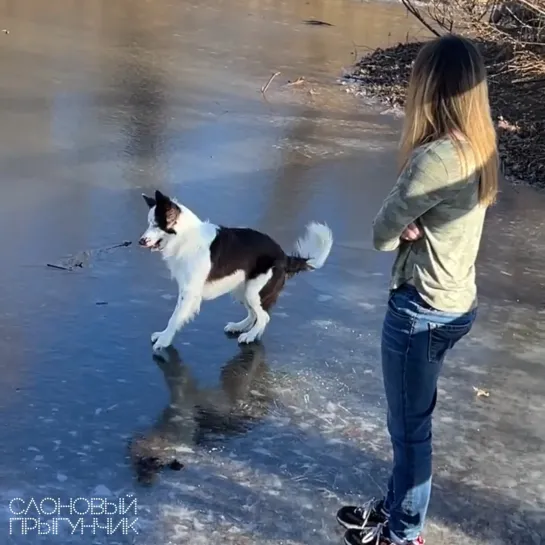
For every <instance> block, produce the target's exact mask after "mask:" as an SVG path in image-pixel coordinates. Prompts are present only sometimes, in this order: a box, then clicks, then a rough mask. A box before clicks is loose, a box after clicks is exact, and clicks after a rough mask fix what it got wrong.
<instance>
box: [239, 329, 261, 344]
mask: <svg viewBox="0 0 545 545" xmlns="http://www.w3.org/2000/svg"><path fill="white" fill-rule="evenodd" d="M257 337H258V334H257V332H255V331H248V333H242V335H239V337H238V342H239V343H240V344H250V343H253V342H255V340H256V339H257Z"/></svg>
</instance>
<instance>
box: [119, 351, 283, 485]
mask: <svg viewBox="0 0 545 545" xmlns="http://www.w3.org/2000/svg"><path fill="white" fill-rule="evenodd" d="M153 359H154V361H155V363H156V364H157V365H158V367H159V368H160V369H161V371H162V372H163V375H164V377H165V381H166V384H167V388H168V391H169V397H170V401H169V404H168V406H167V407H166V408H165V409H164V410H163V411H162V413H161V415H160V417H159V418H158V420H157V422H156V423H155V425H154V426H153V427H152V429H151V430H149V431H147V432H145V433H143V434H139V435H136V436H135V437H134V438H133V439H132V440H131V442H130V445H129V451H130V457H131V463H132V465H133V468H134V470H135V471H136V474H137V477H138V480H139V481H140V482H142V483H151V482H153V481H154V479H155V477H156V476H157V474H158V473H159V472H160V471H161V470H162V469H164V468H170V469H174V470H180V469H182V468H183V460H182V459H179V458H180V452H181V451H183V446H184V445H186V446H189V447H192V446H194V445H202V444H203V443H205V442H206V441H207V440H208V439H212V438H213V437H218V436H222V435H223V436H227V435H238V434H242V433H245V432H246V431H248V430H249V429H250V428H251V427H252V426H253V425H255V424H256V423H257V422H259V421H260V420H261V419H263V418H264V417H265V416H266V414H267V413H268V410H269V407H270V405H271V403H272V400H273V396H272V380H271V375H270V372H269V368H268V366H267V364H266V362H265V351H264V348H263V345H262V344H261V343H254V344H251V345H239V353H238V354H236V355H235V356H234V357H233V358H231V359H230V360H229V361H228V362H227V363H226V364H225V366H224V367H223V368H222V370H221V373H220V386H219V387H216V388H207V389H200V388H199V387H198V385H197V383H196V382H195V380H194V379H193V377H192V376H191V371H190V369H189V367H188V366H187V365H185V364H184V363H183V361H182V359H181V358H180V355H179V353H178V351H177V350H176V349H175V348H173V347H168V348H167V349H165V350H164V351H163V352H162V354H161V355H158V354H155V355H154V356H153Z"/></svg>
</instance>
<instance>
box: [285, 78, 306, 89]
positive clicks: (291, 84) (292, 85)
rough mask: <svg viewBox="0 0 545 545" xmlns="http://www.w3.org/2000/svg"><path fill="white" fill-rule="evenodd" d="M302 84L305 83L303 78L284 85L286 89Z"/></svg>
mask: <svg viewBox="0 0 545 545" xmlns="http://www.w3.org/2000/svg"><path fill="white" fill-rule="evenodd" d="M303 83H305V78H304V77H303V76H301V77H299V78H297V79H296V80H295V81H288V83H286V87H295V86H296V85H303Z"/></svg>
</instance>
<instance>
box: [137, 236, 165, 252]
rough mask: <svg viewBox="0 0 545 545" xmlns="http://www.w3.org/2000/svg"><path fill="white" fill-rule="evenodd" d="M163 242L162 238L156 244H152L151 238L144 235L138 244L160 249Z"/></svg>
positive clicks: (143, 246)
mask: <svg viewBox="0 0 545 545" xmlns="http://www.w3.org/2000/svg"><path fill="white" fill-rule="evenodd" d="M161 242H162V239H159V240H158V241H157V242H156V243H155V244H150V241H149V239H147V238H145V237H142V238H141V239H140V240H139V241H138V245H139V246H142V248H150V249H151V250H159V249H160V248H161Z"/></svg>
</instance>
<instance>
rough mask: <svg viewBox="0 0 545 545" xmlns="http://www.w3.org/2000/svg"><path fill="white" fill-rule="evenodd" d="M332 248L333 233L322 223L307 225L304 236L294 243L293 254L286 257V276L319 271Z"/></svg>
mask: <svg viewBox="0 0 545 545" xmlns="http://www.w3.org/2000/svg"><path fill="white" fill-rule="evenodd" d="M331 246H333V233H332V232H331V229H330V228H329V227H328V226H327V225H325V224H323V223H315V222H313V223H309V224H308V225H307V229H306V232H305V234H304V235H303V236H302V237H301V238H300V239H299V240H298V241H297V242H296V243H295V253H293V254H292V255H290V256H288V259H287V264H286V274H287V275H288V276H293V275H294V274H297V273H300V272H303V271H313V270H315V269H320V268H321V267H322V266H323V265H324V263H325V261H326V259H327V257H328V256H329V253H330V252H331Z"/></svg>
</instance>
